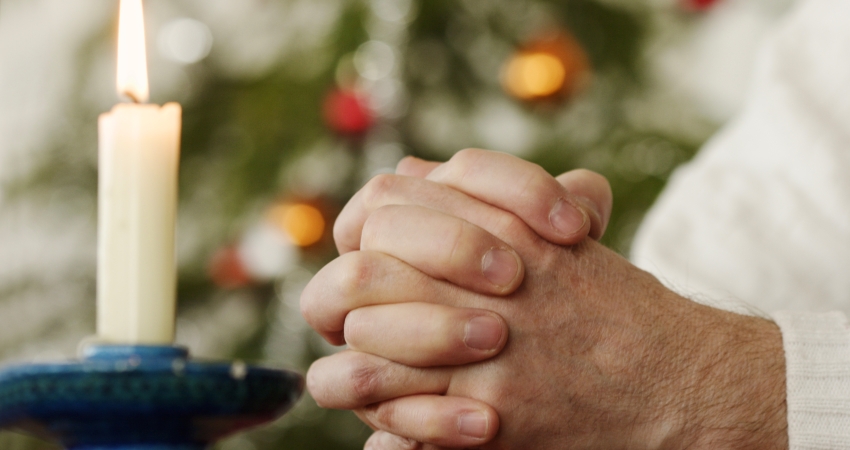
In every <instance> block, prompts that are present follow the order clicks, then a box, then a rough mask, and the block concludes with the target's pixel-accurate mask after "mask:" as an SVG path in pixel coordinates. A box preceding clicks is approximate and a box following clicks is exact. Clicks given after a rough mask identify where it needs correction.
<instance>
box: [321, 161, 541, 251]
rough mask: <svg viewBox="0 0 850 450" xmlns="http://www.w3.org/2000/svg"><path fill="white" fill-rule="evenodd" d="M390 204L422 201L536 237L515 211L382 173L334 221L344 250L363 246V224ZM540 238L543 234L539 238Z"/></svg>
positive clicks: (513, 235)
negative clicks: (514, 213)
mask: <svg viewBox="0 0 850 450" xmlns="http://www.w3.org/2000/svg"><path fill="white" fill-rule="evenodd" d="M387 205H418V206H424V207H427V208H430V209H433V210H436V211H441V212H443V213H446V214H449V215H452V216H456V217H459V218H461V219H464V220H466V221H467V222H470V223H473V224H475V225H478V226H479V227H481V228H483V229H485V230H487V231H488V232H490V233H491V234H494V235H497V236H500V237H503V238H504V239H506V240H508V242H511V240H510V239H514V240H518V241H519V242H521V243H525V241H520V240H519V239H517V238H520V237H525V238H536V237H537V235H536V234H534V233H531V230H530V229H529V228H528V226H527V225H526V224H525V223H524V222H523V221H522V220H520V219H519V218H517V217H516V216H515V215H513V214H511V213H508V212H506V211H503V210H501V209H499V208H497V207H494V206H492V205H488V204H486V203H484V202H482V201H480V200H478V199H475V198H472V197H470V196H469V195H466V194H464V193H462V192H460V191H458V190H456V189H453V188H451V187H448V186H446V185H444V184H440V183H436V182H433V181H428V180H425V179H421V178H413V177H407V176H399V175H390V174H381V175H378V176H375V177H373V178H372V179H371V180H369V182H368V183H366V185H365V186H363V188H362V189H360V190H359V191H358V192H357V193H356V194H355V195H354V196H353V197H352V198H351V200H349V202H348V203H347V204H346V205H345V208H343V210H342V212H340V214H339V216H338V217H337V219H336V222H335V224H334V241H335V242H336V245H337V249H338V250H339V253H340V254H345V253H348V252H351V251H356V250H360V248H361V238H362V234H363V224H364V223H365V222H366V220H367V219H368V218H369V216H370V215H371V214H372V213H373V212H374V211H376V210H378V209H380V208H381V207H383V206H387ZM537 239H539V238H537Z"/></svg>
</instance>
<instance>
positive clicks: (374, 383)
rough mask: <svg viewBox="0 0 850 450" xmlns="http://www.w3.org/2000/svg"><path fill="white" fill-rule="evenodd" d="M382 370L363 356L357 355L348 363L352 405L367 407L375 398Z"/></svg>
mask: <svg viewBox="0 0 850 450" xmlns="http://www.w3.org/2000/svg"><path fill="white" fill-rule="evenodd" d="M382 373H383V369H382V367H381V366H377V365H375V364H374V363H373V362H372V361H370V360H369V359H368V358H367V357H366V356H365V355H358V356H357V357H355V358H352V360H351V361H350V362H349V367H348V377H347V378H348V380H349V383H350V386H349V388H350V396H351V401H352V403H353V405H355V407H356V406H359V405H368V404H370V403H373V402H374V401H375V399H376V398H377V395H378V393H379V390H380V386H381V380H382Z"/></svg>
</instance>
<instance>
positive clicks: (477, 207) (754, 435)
mask: <svg viewBox="0 0 850 450" xmlns="http://www.w3.org/2000/svg"><path fill="white" fill-rule="evenodd" d="M610 209H611V193H610V188H609V186H608V183H607V181H606V180H605V179H604V178H602V177H601V176H599V175H597V174H594V173H592V172H588V171H582V170H580V171H573V172H568V173H566V174H564V175H561V176H560V177H558V178H552V177H551V176H550V175H548V174H547V173H546V172H545V171H544V170H543V169H542V168H540V167H538V166H536V165H533V164H531V163H528V162H525V161H522V160H520V159H518V158H515V157H512V156H509V155H506V154H501V153H494V152H487V151H483V150H465V151H462V152H459V153H458V154H457V155H456V156H455V157H453V158H452V159H451V160H450V161H449V162H447V163H444V164H437V163H431V162H425V161H421V160H417V159H414V158H407V159H405V160H403V161H402V162H401V163H400V164H399V167H398V171H397V174H396V175H382V176H379V177H376V178H374V179H373V180H371V181H370V182H369V183H368V184H367V185H366V186H365V187H364V188H363V189H362V190H361V191H360V192H358V193H357V194H356V195H355V196H354V197H353V198H352V200H351V201H350V202H349V204H348V205H347V206H346V207H345V209H344V210H343V212H342V213H341V214H340V216H339V218H338V220H337V223H336V225H335V228H334V238H335V240H336V243H337V247H338V249H339V252H340V255H341V256H340V257H339V258H337V259H336V260H334V261H333V262H331V263H330V264H328V265H327V266H326V267H325V268H323V269H322V270H321V271H320V272H319V273H318V274H317V275H316V276H315V277H314V279H313V280H312V281H311V282H310V284H309V285H308V286H307V288H306V289H305V290H304V293H303V295H302V301H301V305H302V313H303V315H304V317H305V318H306V319H307V321H308V322H309V323H310V325H311V326H312V327H313V328H314V329H316V330H317V331H318V332H319V333H320V334H321V335H322V336H323V337H324V338H325V339H327V340H328V341H329V342H330V343H332V344H334V345H342V344H347V345H348V349H347V350H344V351H342V352H339V353H337V354H334V355H332V356H329V357H326V358H323V359H320V360H319V361H316V362H315V363H314V365H313V366H312V367H311V368H310V371H309V373H308V375H307V386H308V389H309V391H310V393H311V394H312V395H313V397H314V398H315V400H316V401H317V403H318V404H319V405H320V406H323V407H327V408H338V409H351V410H353V411H354V412H355V413H356V414H357V415H358V416H359V417H360V418H361V419H362V420H363V421H364V422H365V423H366V424H368V425H369V426H370V427H372V428H373V429H374V430H376V432H375V433H374V434H373V436H372V437H371V438H370V439H369V441H368V442H367V444H366V446H367V448H372V449H386V450H390V449H392V450H401V449H419V448H494V449H496V448H498V449H549V448H558V449H560V448H564V449H573V448H599V449H618V448H623V449H625V448H630V449H632V448H633V449H656V448H746V449H754V448H786V447H787V433H786V432H785V427H786V418H785V378H784V357H783V353H782V341H781V335H780V333H779V330H778V328H777V327H776V325H775V324H773V323H772V322H770V321H767V320H764V319H760V318H754V317H747V316H741V315H737V314H733V313H729V312H725V311H720V310H716V309H712V308H709V307H706V306H702V305H699V304H697V303H694V302H692V301H690V300H688V299H686V298H684V297H681V296H679V295H677V294H676V293H674V292H672V291H670V290H668V289H667V288H665V287H664V286H663V285H662V284H661V283H659V282H658V281H657V280H656V279H655V278H654V277H653V276H651V275H650V274H648V273H646V272H643V271H641V270H639V269H637V268H636V267H634V266H632V265H631V264H630V263H629V262H628V261H626V260H625V259H623V258H621V257H620V256H618V255H616V254H615V253H613V252H611V251H610V250H608V249H606V248H605V247H603V246H602V245H600V244H598V243H597V242H595V241H594V239H598V238H599V237H600V236H601V235H602V233H603V232H604V229H605V226H606V223H607V220H608V217H609V215H610Z"/></svg>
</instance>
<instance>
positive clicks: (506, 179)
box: [397, 149, 611, 245]
mask: <svg viewBox="0 0 850 450" xmlns="http://www.w3.org/2000/svg"><path fill="white" fill-rule="evenodd" d="M397 172H398V173H399V174H401V175H407V176H413V177H425V178H426V179H428V180H432V181H437V182H440V183H443V184H446V185H447V186H450V187H452V188H454V189H457V190H459V191H461V192H464V193H465V194H467V195H470V196H472V197H475V198H477V199H479V200H481V201H484V202H485V203H488V204H490V205H493V206H496V207H498V208H500V209H502V210H505V211H508V212H511V213H513V214H515V215H517V216H518V217H519V218H521V219H522V220H523V221H525V222H526V223H527V224H528V226H529V227H531V228H532V229H534V231H535V232H537V234H539V235H540V236H542V237H543V238H544V239H546V240H548V241H549V242H552V243H555V244H561V245H573V244H577V243H579V242H581V241H582V240H584V238H585V237H587V236H590V237H591V238H593V239H598V238H600V237H601V236H602V234H603V233H604V230H605V226H606V224H607V218H608V216H609V215H610V209H611V208H610V204H611V195H610V186H609V185H608V182H607V180H605V178H604V177H602V176H601V175H598V174H595V173H593V172H590V171H587V170H579V171H573V172H568V173H566V174H564V175H561V176H560V177H559V178H558V179H555V178H553V177H552V176H551V175H549V173H547V172H546V171H545V170H544V169H543V168H542V167H540V166H538V165H536V164H533V163H530V162H527V161H524V160H522V159H520V158H517V157H514V156H511V155H508V154H505V153H498V152H491V151H486V150H478V149H467V150H462V151H460V152H458V153H457V154H456V155H455V156H454V157H453V158H452V159H451V160H450V161H449V162H447V163H444V164H439V163H434V162H430V161H424V160H420V159H417V158H405V159H403V160H402V161H401V162H400V163H399V165H398V168H397Z"/></svg>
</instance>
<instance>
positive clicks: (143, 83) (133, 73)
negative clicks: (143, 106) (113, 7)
mask: <svg viewBox="0 0 850 450" xmlns="http://www.w3.org/2000/svg"><path fill="white" fill-rule="evenodd" d="M116 81H117V88H118V95H119V96H126V97H129V98H130V99H131V100H133V101H134V102H136V103H144V102H147V101H148V97H149V95H150V93H149V91H148V63H147V58H146V51H145V18H144V13H143V12H142V0H121V5H120V7H119V16H118V76H117V78H116Z"/></svg>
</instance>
